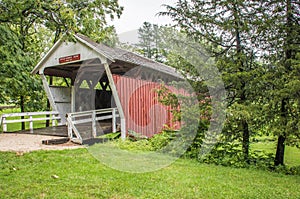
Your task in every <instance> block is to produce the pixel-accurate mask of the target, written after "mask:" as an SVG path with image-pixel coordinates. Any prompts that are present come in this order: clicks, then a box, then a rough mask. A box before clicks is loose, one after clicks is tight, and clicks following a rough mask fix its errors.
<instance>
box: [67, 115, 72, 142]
mask: <svg viewBox="0 0 300 199" xmlns="http://www.w3.org/2000/svg"><path fill="white" fill-rule="evenodd" d="M67 117H68V119H67V124H68V136H69V138H70V139H72V138H73V132H72V125H71V124H70V122H71V121H72V118H71V117H70V116H67Z"/></svg>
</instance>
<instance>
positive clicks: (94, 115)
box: [92, 111, 97, 138]
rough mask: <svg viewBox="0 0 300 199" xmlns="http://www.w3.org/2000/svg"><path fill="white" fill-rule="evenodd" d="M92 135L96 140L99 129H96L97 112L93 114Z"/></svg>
mask: <svg viewBox="0 0 300 199" xmlns="http://www.w3.org/2000/svg"><path fill="white" fill-rule="evenodd" d="M92 133H93V137H94V138H95V137H96V136H97V129H96V112H95V111H93V112H92Z"/></svg>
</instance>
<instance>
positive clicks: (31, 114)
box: [0, 111, 61, 132]
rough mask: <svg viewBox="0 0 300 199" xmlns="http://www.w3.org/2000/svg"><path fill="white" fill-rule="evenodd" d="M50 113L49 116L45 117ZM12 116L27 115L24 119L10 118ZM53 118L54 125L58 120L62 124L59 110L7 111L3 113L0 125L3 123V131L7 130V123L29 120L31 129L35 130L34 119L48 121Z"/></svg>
mask: <svg viewBox="0 0 300 199" xmlns="http://www.w3.org/2000/svg"><path fill="white" fill-rule="evenodd" d="M45 115H46V116H48V115H49V117H45ZM38 116H41V117H38ZM12 117H26V118H24V119H22V118H21V119H8V118H12ZM46 120H52V126H55V125H56V122H55V121H57V122H58V124H60V120H61V118H60V116H59V113H58V112H57V111H45V112H26V113H7V114H2V115H1V117H0V125H1V124H2V129H3V132H7V124H12V123H21V122H29V130H30V131H33V122H34V121H46Z"/></svg>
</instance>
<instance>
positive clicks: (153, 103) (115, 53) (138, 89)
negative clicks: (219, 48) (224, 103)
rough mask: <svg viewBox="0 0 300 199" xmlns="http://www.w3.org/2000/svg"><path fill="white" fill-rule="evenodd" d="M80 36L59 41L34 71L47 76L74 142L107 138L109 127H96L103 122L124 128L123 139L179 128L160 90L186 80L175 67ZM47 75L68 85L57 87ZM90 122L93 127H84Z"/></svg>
mask: <svg viewBox="0 0 300 199" xmlns="http://www.w3.org/2000/svg"><path fill="white" fill-rule="evenodd" d="M74 37H75V40H76V41H75V42H68V41H63V40H59V41H58V42H57V43H56V44H55V45H54V46H53V47H52V48H51V49H50V51H49V52H48V53H47V54H46V55H45V56H44V57H43V58H42V60H41V61H40V62H39V63H38V64H37V66H36V67H35V68H34V70H33V71H32V73H33V74H39V75H40V76H41V78H42V81H43V86H44V89H45V91H46V94H47V97H48V99H49V102H50V104H51V107H52V109H53V110H55V111H58V112H59V114H60V117H61V120H62V123H63V124H65V123H68V128H69V136H70V137H71V138H73V139H74V140H75V139H77V140H78V141H79V142H80V141H82V140H83V139H85V138H88V137H95V136H97V135H99V134H101V133H102V132H101V131H102V130H103V126H101V125H100V123H99V122H97V123H93V120H96V121H97V119H99V120H103V121H104V120H109V121H110V122H112V123H113V127H112V129H111V130H112V131H116V127H115V126H116V124H119V125H120V130H121V136H122V138H125V136H126V133H127V132H128V131H129V130H132V131H135V132H139V133H142V134H143V135H145V136H148V137H149V136H152V135H153V134H155V133H158V132H160V131H161V130H162V128H163V126H164V124H168V125H171V126H172V125H174V124H173V122H172V115H171V113H170V112H169V111H168V110H169V107H166V106H162V105H161V104H160V103H159V102H158V99H157V94H156V92H155V91H154V89H155V88H158V87H159V85H160V82H161V81H163V82H165V83H168V82H172V81H180V80H182V76H181V75H179V74H178V73H177V72H176V71H175V69H174V68H171V67H169V66H167V65H164V64H161V63H158V62H155V61H152V60H150V59H147V58H144V57H142V56H140V55H138V54H135V53H132V52H129V51H127V50H123V49H120V48H112V47H108V46H105V45H103V44H98V43H95V42H94V41H92V40H91V39H89V38H88V37H86V36H84V35H81V34H76V35H74ZM47 76H52V77H59V78H61V79H62V80H64V81H65V82H66V83H65V84H64V86H57V85H56V86H53V85H51V83H49V81H48V80H47ZM48 79H49V78H48ZM96 110H97V111H96ZM66 115H67V117H66ZM80 117H81V118H80ZM80 121H82V122H80ZM89 122H90V123H91V128H87V126H84V125H83V123H89ZM79 124H81V127H80V125H79ZM80 128H81V129H80ZM88 129H89V130H88ZM83 131H90V134H89V135H83V134H84V133H83Z"/></svg>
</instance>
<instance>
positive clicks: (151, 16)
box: [112, 0, 177, 34]
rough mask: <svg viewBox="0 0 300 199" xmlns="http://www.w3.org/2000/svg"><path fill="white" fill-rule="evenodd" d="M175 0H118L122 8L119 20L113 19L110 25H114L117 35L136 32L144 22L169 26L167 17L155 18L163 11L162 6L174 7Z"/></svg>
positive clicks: (169, 21)
mask: <svg viewBox="0 0 300 199" xmlns="http://www.w3.org/2000/svg"><path fill="white" fill-rule="evenodd" d="M176 2H177V0H119V4H120V5H121V6H123V7H124V11H123V14H122V15H121V18H120V19H115V20H114V21H113V22H112V24H113V25H115V27H116V31H117V33H118V34H121V33H124V32H128V31H131V30H136V29H138V28H139V27H141V26H142V25H143V23H144V22H145V21H147V22H150V23H153V24H160V25H164V24H170V23H171V20H170V19H169V18H168V17H161V16H155V15H156V14H157V13H158V12H160V11H164V10H165V9H164V7H163V6H162V4H167V5H174V4H175V3H176Z"/></svg>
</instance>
